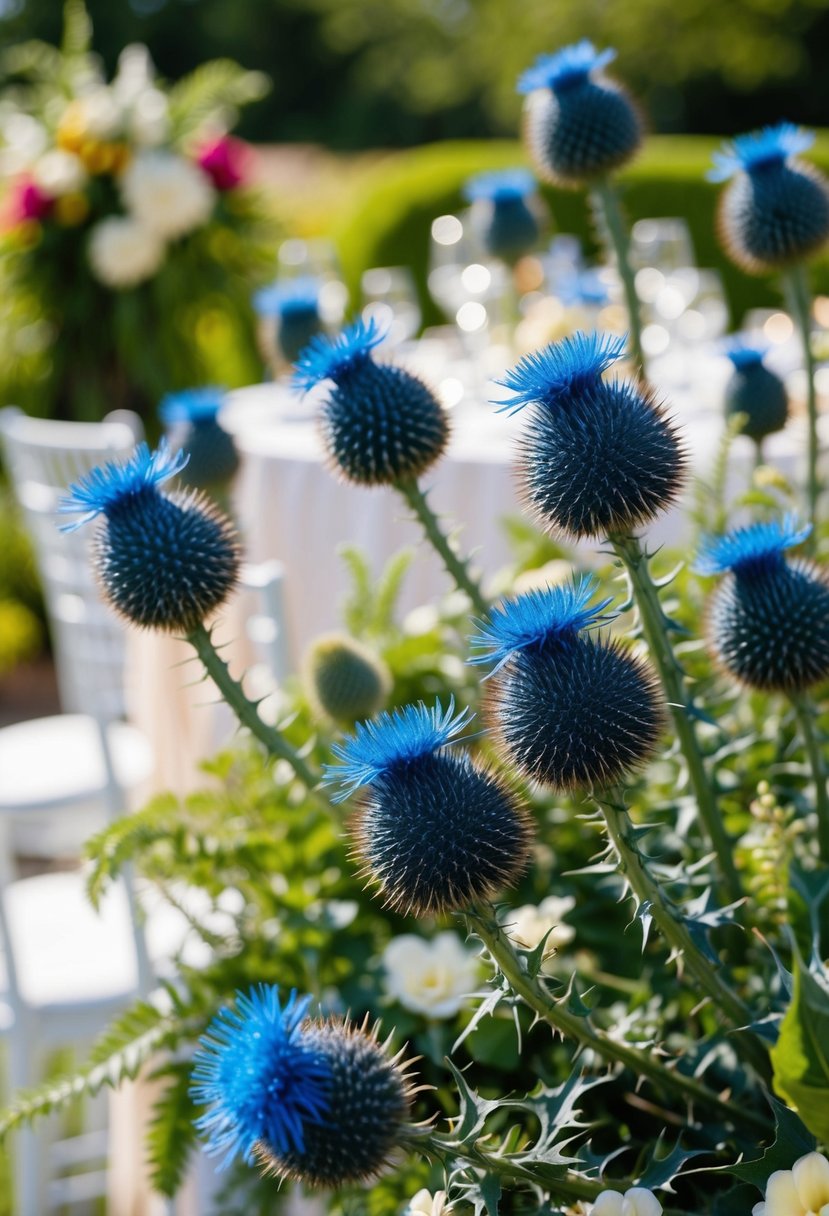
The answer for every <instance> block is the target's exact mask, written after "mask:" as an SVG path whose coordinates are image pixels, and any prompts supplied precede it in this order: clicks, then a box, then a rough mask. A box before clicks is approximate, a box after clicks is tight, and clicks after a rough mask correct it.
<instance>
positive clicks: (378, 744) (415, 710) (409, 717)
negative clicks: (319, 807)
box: [324, 697, 474, 802]
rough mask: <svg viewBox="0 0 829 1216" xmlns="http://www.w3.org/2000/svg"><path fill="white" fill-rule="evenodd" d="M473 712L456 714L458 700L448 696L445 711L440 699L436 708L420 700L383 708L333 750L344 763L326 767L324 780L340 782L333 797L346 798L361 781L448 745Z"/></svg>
mask: <svg viewBox="0 0 829 1216" xmlns="http://www.w3.org/2000/svg"><path fill="white" fill-rule="evenodd" d="M473 716H474V715H473V714H472V711H471V710H470V709H468V708H467V709H462V710H461V711H460V713H458V714H455V699H454V697H450V699H449V707H448V708H447V709H446V711H444V709H443V707H442V706H441V703H440V701H436V702H435V704H434V706H433V708H432V709H429V708H428V707H427V706H426V705H424V704H423V702H422V701H421V702H419V703H418V704H417V705H406V706H405V707H404V708H402V709H396V710H394V712H393V713H382V714H380V716H379V717H378V718H375V719H374V720H373V721H371V722H359V723H358V724H357V727H356V729H355V733H354V734H353V735H351V736H350V737H349V738H348V739H346V741H345V742H344V743H335V744H334V746H333V747H332V749H331V750H332V751H333V753H334V755H335V756H336V757H337V759H338V760H340V761H341V763H340V764H328V765H326V766H325V769H324V774H325V776H324V780H325V783H326V784H333V783H335V782H338V783H340V784H341V785H342V789H341V791H340V793H339V794H337V795H336V797H335V799H334V801H335V802H342V801H343V800H344V799H346V798H347V797H348V796H349V794H352V793H353V792H354V790H356V789H359V787H360V786H361V785H371V784H372V783H373V782H375V781H376V780H377V779H378V778H379V777H382V776H383V775H384V774H385V773H388V772H390V771H391V770H392V769H394V768H397V766H398V765H404V766H405V765H407V764H409V763H410V762H411V761H412V760H417V759H418V758H419V757H421V756H428V755H430V754H431V753H432V752H435V751H437V750H438V748H441V747H444V746H445V745H446V744H447V743H449V742H450V741H451V740H452V739H453V738H454V737H455V735H457V734H459V733H460V732H461V731H462V730H463V729H464V727H465V726H467V725H468V723H469V722H470V720H471V718H472V717H473Z"/></svg>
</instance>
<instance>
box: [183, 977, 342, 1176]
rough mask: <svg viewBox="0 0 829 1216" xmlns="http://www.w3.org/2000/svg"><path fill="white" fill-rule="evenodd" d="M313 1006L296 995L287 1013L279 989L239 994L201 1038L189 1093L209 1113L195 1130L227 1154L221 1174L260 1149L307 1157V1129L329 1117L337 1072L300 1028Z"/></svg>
mask: <svg viewBox="0 0 829 1216" xmlns="http://www.w3.org/2000/svg"><path fill="white" fill-rule="evenodd" d="M310 1003H311V998H310V997H307V996H306V997H302V998H300V999H298V998H297V994H296V992H295V991H292V992H291V995H290V996H289V998H288V1000H287V1002H286V1003H285V1005H284V1007H283V1006H282V1005H281V1004H280V1001H279V990H278V989H277V988H274V987H271V986H268V985H265V984H260V985H258V987H255V988H252V989H251V990H250V992H249V993H248V995H247V996H246V995H244V994H243V993H241V992H239V993H237V995H236V1008H235V1009H221V1010H220V1011H219V1012H218V1014H217V1015H216V1017H215V1018H214V1019H213V1021H212V1022H211V1023H210V1026H209V1028H208V1030H207V1033H206V1034H204V1035H203V1036H202V1037H201V1039H200V1040H199V1045H200V1046H199V1050H198V1051H197V1052H196V1054H195V1056H194V1058H193V1085H192V1089H191V1093H192V1096H193V1100H194V1101H195V1102H196V1103H198V1104H199V1105H204V1106H207V1107H208V1110H207V1111H206V1112H205V1113H204V1114H203V1115H201V1116H200V1118H199V1119H198V1120H197V1121H196V1126H197V1128H198V1129H199V1131H200V1132H202V1134H203V1135H204V1136H205V1137H206V1138H207V1151H208V1152H209V1153H210V1154H212V1155H215V1156H223V1160H222V1162H221V1164H220V1167H219V1168H220V1169H225V1168H226V1167H227V1166H228V1165H230V1163H231V1161H232V1160H233V1159H234V1158H235V1157H238V1156H241V1157H242V1159H243V1160H244V1161H245V1162H247V1164H248V1165H250V1164H251V1163H252V1162H253V1160H254V1157H255V1155H256V1152H257V1150H258V1149H259V1148H260V1146H261V1147H262V1148H264V1149H266V1150H267V1151H268V1152H269V1153H273V1154H275V1155H280V1156H281V1155H284V1154H286V1153H288V1152H290V1151H291V1150H297V1151H299V1152H302V1151H303V1149H304V1147H305V1133H306V1129H307V1127H308V1125H309V1124H314V1123H322V1122H323V1121H324V1120H325V1119H326V1117H327V1116H328V1112H329V1110H330V1106H331V1088H332V1070H331V1066H330V1064H329V1062H328V1060H327V1059H326V1057H325V1055H324V1053H323V1052H322V1051H320V1050H319V1048H318V1047H317V1046H316V1045H315V1044H314V1043H313V1042H309V1040H308V1035H307V1031H306V1030H305V1028H304V1026H303V1023H304V1022H305V1018H306V1013H307V1010H308V1006H309V1004H310Z"/></svg>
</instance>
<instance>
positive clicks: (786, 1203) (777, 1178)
mask: <svg viewBox="0 0 829 1216" xmlns="http://www.w3.org/2000/svg"><path fill="white" fill-rule="evenodd" d="M752 1212H753V1216H829V1161H827V1160H826V1158H825V1157H824V1156H823V1154H822V1153H807V1154H806V1156H805V1157H800V1158H799V1159H798V1160H797V1161H795V1163H794V1165H793V1166H792V1168H791V1169H790V1170H775V1172H774V1173H773V1174H772V1175H771V1177H770V1178H769V1180H768V1182H767V1183H766V1198H765V1201H764V1202H763V1203H758V1204H755V1206H754V1208H753V1209H752Z"/></svg>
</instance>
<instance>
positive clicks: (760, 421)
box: [725, 338, 789, 442]
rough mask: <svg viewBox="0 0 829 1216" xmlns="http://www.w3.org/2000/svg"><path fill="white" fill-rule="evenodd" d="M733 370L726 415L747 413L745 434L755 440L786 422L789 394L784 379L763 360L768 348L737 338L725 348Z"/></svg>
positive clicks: (727, 388) (780, 427)
mask: <svg viewBox="0 0 829 1216" xmlns="http://www.w3.org/2000/svg"><path fill="white" fill-rule="evenodd" d="M725 353H726V355H727V356H728V358H729V359H730V360H731V363H732V365H733V367H734V372H733V374H732V376H731V379H730V380H729V381H728V383H727V384H726V386H725V412H726V416H727V417H732V416H733V415H734V414H744V415H745V418H744V421H743V427H742V430H743V434H745V435H748V436H749V438H751V439H754V440H756V441H758V442H759V441H760V440H762V439H765V437H766V435H771V434H773V433H774V432H775V431H780V430H782V429H783V427H784V426H785V425H786V421H787V419H788V416H789V397H788V394H787V392H786V386H785V384H784V383H783V381H782V380H781V378H780V377H779V376H778V375H777V374H776V373H775V372H773V371H772V370H771V368H769V367H766V365H765V364H764V362H763V359H764V358H765V356H766V354H767V353H768V348H767V347H765V346H763V345H762V344H756V343H751V342H748V341H747V340H745V339H743V338H735V339H733V340H732V341H731V342H729V343H728V344H727V345H726V347H725Z"/></svg>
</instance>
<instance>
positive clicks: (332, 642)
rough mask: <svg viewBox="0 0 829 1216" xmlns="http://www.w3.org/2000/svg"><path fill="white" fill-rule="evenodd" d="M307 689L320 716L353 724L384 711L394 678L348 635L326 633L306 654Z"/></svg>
mask: <svg viewBox="0 0 829 1216" xmlns="http://www.w3.org/2000/svg"><path fill="white" fill-rule="evenodd" d="M305 687H306V689H307V692H308V696H309V699H310V701H311V704H312V706H313V707H314V708H315V709H316V710H317V712H318V713H320V714H323V715H325V716H327V717H329V718H333V720H334V721H335V722H345V723H347V724H349V725H352V724H353V723H354V722H356V721H357V719H358V718H370V717H372V716H373V715H374V714H376V713H377V711H378V710H380V709H382V708H383V704H384V702H385V700H386V697H387V696H388V694H389V692H390V690H391V675H390V673H389V670H388V668H387V666H386V664H385V663H384V662H383V660H382V659H381V658H380V656H379V655H377V654H375V653H374V651H372V650H369V648H368V647H367V646H363V645H361V643H359V642H357V641H355V640H354V638H350V637H348V636H347V635H346V634H341V633H335V634H327V635H326V636H324V637H320V638H317V639H316V641H315V642H314V643H313V645H312V646H311V648H310V650H309V651H308V654H307V655H306V658H305Z"/></svg>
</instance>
